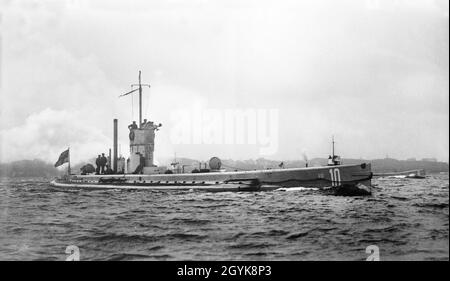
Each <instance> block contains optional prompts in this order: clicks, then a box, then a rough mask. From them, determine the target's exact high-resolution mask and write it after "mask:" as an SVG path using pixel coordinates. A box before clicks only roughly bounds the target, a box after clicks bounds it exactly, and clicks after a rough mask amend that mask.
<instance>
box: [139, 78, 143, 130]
mask: <svg viewBox="0 0 450 281" xmlns="http://www.w3.org/2000/svg"><path fill="white" fill-rule="evenodd" d="M141 125H142V84H141V71H140V70H139V128H140V127H141Z"/></svg>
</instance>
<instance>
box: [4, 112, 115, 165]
mask: <svg viewBox="0 0 450 281" xmlns="http://www.w3.org/2000/svg"><path fill="white" fill-rule="evenodd" d="M83 115H84V113H81V112H69V111H64V110H53V109H50V108H47V109H45V110H43V111H41V112H39V113H37V114H31V115H30V116H29V117H28V118H27V119H26V120H25V123H24V124H23V125H22V126H17V127H14V128H11V129H6V130H1V131H0V139H1V140H2V142H1V155H0V159H1V160H2V161H11V160H17V159H43V160H45V161H47V162H56V160H57V159H58V156H59V154H60V153H61V152H62V151H64V150H65V149H66V148H67V147H69V146H70V150H71V160H72V162H73V163H77V162H80V161H82V160H86V159H90V158H92V157H94V156H96V155H97V154H99V153H100V152H104V153H107V152H108V151H107V149H108V148H109V147H110V146H108V144H111V143H112V140H111V138H109V137H107V136H105V135H104V134H103V133H102V132H100V131H99V130H98V129H97V128H96V127H95V125H94V124H92V123H88V122H85V120H86V117H85V116H83Z"/></svg>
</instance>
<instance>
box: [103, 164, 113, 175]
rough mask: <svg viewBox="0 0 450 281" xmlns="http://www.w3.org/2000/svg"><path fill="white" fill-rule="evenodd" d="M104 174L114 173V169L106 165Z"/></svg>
mask: <svg viewBox="0 0 450 281" xmlns="http://www.w3.org/2000/svg"><path fill="white" fill-rule="evenodd" d="M105 174H107V175H112V174H114V171H113V170H112V169H111V167H109V165H106V170H105Z"/></svg>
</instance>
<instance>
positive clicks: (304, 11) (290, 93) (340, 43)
mask: <svg viewBox="0 0 450 281" xmlns="http://www.w3.org/2000/svg"><path fill="white" fill-rule="evenodd" d="M111 2H112V1H14V2H5V3H7V4H8V3H9V4H8V5H5V9H4V13H3V14H2V43H3V45H2V53H3V55H2V61H1V67H2V75H3V77H2V82H3V83H2V88H1V89H0V90H1V91H2V92H1V94H0V130H1V131H2V132H9V131H10V130H14V129H17V128H23V127H24V126H26V124H27V122H30V121H29V118H31V117H33V116H34V117H33V118H35V117H36V116H39V115H40V114H43V112H46V111H47V110H52V111H54V112H65V114H67V115H69V116H73V118H74V119H76V120H73V119H71V120H67V122H68V125H70V124H71V122H78V123H79V124H84V125H86V126H88V127H90V128H91V129H94V128H95V130H94V131H95V132H94V135H95V136H97V137H99V138H98V139H100V140H101V139H102V138H100V135H103V136H111V135H112V119H113V118H118V119H119V129H120V133H119V140H120V142H121V143H122V144H128V138H127V130H126V125H127V124H128V122H131V120H136V119H137V107H136V102H137V100H136V98H134V103H133V105H134V109H133V113H134V114H131V111H132V110H131V106H132V99H131V98H130V97H126V98H121V99H118V98H117V96H118V95H119V94H121V93H123V92H124V91H127V90H128V89H129V87H130V86H129V85H130V84H131V83H136V82H137V81H136V80H137V71H138V70H142V71H143V81H144V82H146V83H150V84H151V85H152V88H151V89H150V90H148V89H146V90H145V91H144V117H145V118H149V119H152V120H154V121H155V122H157V123H159V122H161V123H163V125H164V126H163V128H162V129H161V130H160V131H159V132H158V135H157V140H156V155H160V156H172V155H173V153H174V151H177V155H179V156H180V157H182V156H183V155H185V156H189V157H194V158H195V157H197V158H207V155H216V154H220V155H222V157H227V158H228V157H230V158H231V157H233V158H257V157H259V156H260V155H259V154H258V152H257V151H258V150H257V149H248V147H244V146H243V147H239V146H233V147H230V146H225V145H218V146H206V147H205V146H200V145H197V146H196V145H187V146H173V145H172V144H171V143H170V138H169V135H170V131H171V128H172V127H173V126H175V125H176V124H174V123H173V122H172V120H171V112H172V111H174V110H177V109H178V108H191V107H192V106H193V105H194V104H195V103H197V102H198V101H207V102H208V107H209V108H214V109H222V110H226V109H230V108H237V109H245V108H253V109H268V108H276V109H278V110H279V112H280V122H281V123H280V131H279V134H280V135H279V138H280V149H279V152H278V153H277V154H276V155H274V156H273V157H274V158H283V159H284V158H289V157H297V158H301V150H303V149H306V150H307V151H308V156H309V157H310V158H313V157H316V156H323V155H328V153H329V151H328V150H329V139H330V136H331V134H335V135H336V137H337V142H338V144H337V146H338V148H339V150H340V151H341V152H342V153H341V154H343V155H345V156H347V157H359V156H363V157H368V158H376V157H383V156H384V155H385V154H386V153H388V154H389V155H391V156H395V157H399V158H408V157H412V156H415V157H438V158H440V159H444V160H448V141H449V139H448V90H449V84H448V74H449V71H448V69H449V65H448V47H449V46H448V12H447V10H448V1H434V0H422V1H385V0H368V1H360V0H355V1H351V0H345V1H339V3H337V2H336V1H283V2H282V3H279V2H276V1H222V2H221V1H193V2H191V1H189V2H185V1H151V3H148V1H126V2H120V1H114V2H113V3H111ZM374 4H376V5H374ZM206 109H208V108H206ZM60 117H61V116H60ZM52 124H53V123H52ZM52 126H53V125H52ZM75 127H76V128H75ZM78 128H79V129H82V127H80V126H74V130H77V129H78ZM58 129H59V127H58ZM55 130H56V128H55ZM82 132H84V131H82ZM418 132H420V134H418ZM35 133H36V134H39V132H35ZM80 133H81V132H80ZM97 134H98V135H97ZM386 136H389V138H387V137H386ZM52 140H53V141H55V144H54V146H57V147H60V146H64V145H65V144H62V143H58V142H57V140H56V139H52ZM65 141H70V139H69V138H67V139H65ZM104 141H105V140H104V139H103V140H101V141H99V142H100V143H103V142H104ZM2 142H3V140H2ZM4 142H6V143H7V144H2V147H6V145H8V146H14V145H15V146H16V147H13V148H11V149H9V148H5V150H7V151H10V150H11V151H13V150H14V151H20V150H24V151H26V150H27V148H26V147H21V148H20V147H18V144H15V143H13V142H11V141H9V140H6V141H4ZM36 142H37V143H39V142H40V140H39V139H36ZM49 145H50V144H45V143H43V146H44V147H45V146H47V147H49ZM108 145H109V143H106V144H103V147H104V146H108ZM36 146H38V145H36ZM126 146H127V145H122V152H123V153H124V154H125V152H126V151H127V149H125V147H126ZM97 148H98V149H100V146H98V147H97ZM58 149H59V148H58ZM35 150H39V149H38V147H36V148H35ZM43 150H45V149H43ZM293 151H297V152H295V153H293ZM32 153H34V152H30V154H32ZM47 153H49V154H51V153H56V152H51V151H50V150H48V151H47ZM89 153H90V152H89ZM89 153H88V152H82V153H81V154H83V155H85V154H86V155H87V154H89ZM44 154H46V153H45V152H43V153H42V155H44ZM14 155H16V156H17V157H16V156H14ZM14 155H10V156H9V158H8V159H18V157H19V156H20V157H25V156H24V155H22V154H20V153H18V152H15V153H14ZM50 156H51V155H49V156H46V157H50ZM14 157H16V158H14ZM2 160H3V159H2Z"/></svg>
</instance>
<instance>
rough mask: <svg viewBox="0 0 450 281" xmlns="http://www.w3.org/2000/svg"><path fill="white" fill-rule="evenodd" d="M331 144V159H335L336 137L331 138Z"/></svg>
mask: <svg viewBox="0 0 450 281" xmlns="http://www.w3.org/2000/svg"><path fill="white" fill-rule="evenodd" d="M331 144H332V148H331V149H332V150H331V157H332V159H334V135H332V136H331Z"/></svg>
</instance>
